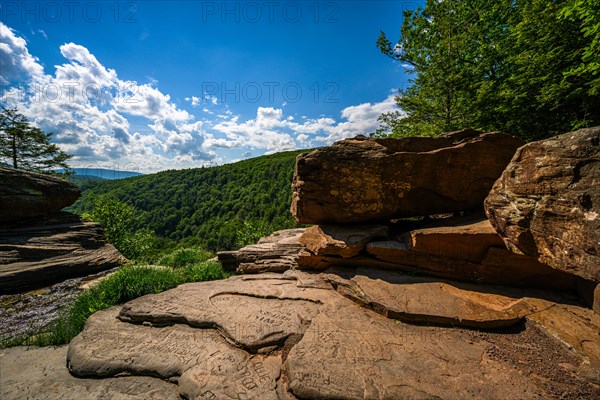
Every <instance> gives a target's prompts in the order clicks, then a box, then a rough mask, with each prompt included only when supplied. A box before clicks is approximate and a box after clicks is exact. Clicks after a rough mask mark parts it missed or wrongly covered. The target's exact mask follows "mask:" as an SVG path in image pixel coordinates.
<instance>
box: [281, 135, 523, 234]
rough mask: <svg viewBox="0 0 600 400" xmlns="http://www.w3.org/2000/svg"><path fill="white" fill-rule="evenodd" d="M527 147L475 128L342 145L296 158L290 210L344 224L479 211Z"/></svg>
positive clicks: (307, 218) (304, 218) (305, 219)
mask: <svg viewBox="0 0 600 400" xmlns="http://www.w3.org/2000/svg"><path fill="white" fill-rule="evenodd" d="M523 143H524V142H523V141H521V140H520V139H516V138H514V137H512V136H510V135H507V134H504V133H481V132H478V131H474V130H464V131H460V132H453V133H449V134H446V135H442V136H440V137H437V138H431V137H410V138H401V139H389V138H388V139H367V138H364V137H363V138H355V139H346V140H342V141H340V142H337V143H334V144H333V145H332V146H330V147H326V148H323V149H319V150H315V151H313V152H310V153H305V154H301V155H299V156H298V158H297V159H296V168H295V174H294V182H293V195H292V206H291V211H292V214H293V215H294V217H295V218H296V219H297V220H298V221H300V222H302V223H307V224H336V223H340V224H345V223H358V222H371V223H372V222H375V221H385V222H387V221H389V220H390V219H392V218H398V217H409V216H418V215H431V214H438V213H449V212H456V211H464V210H472V209H480V208H481V207H482V203H483V200H484V199H485V197H486V196H487V194H488V193H489V190H490V188H491V187H492V185H493V183H494V182H495V181H496V179H497V178H498V177H499V176H500V174H501V173H502V171H503V170H504V168H505V167H506V165H507V164H508V162H509V161H510V159H511V157H512V156H513V154H514V152H515V150H516V149H517V148H518V147H519V146H521V145H522V144H523Z"/></svg>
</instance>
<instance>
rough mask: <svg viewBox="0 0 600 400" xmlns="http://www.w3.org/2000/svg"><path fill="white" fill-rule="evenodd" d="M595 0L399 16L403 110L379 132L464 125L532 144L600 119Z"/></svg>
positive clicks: (389, 48) (387, 46)
mask: <svg viewBox="0 0 600 400" xmlns="http://www.w3.org/2000/svg"><path fill="white" fill-rule="evenodd" d="M599 4H600V2H599V1H598V0H570V1H567V0H555V1H548V0H523V1H514V0H498V1H493V2H491V1H486V0H443V1H438V0H428V1H427V2H426V4H425V7H424V8H417V9H416V10H408V11H405V13H404V20H403V24H402V28H401V36H400V39H399V41H398V42H397V43H396V44H393V43H392V42H391V41H390V40H388V39H387V37H386V35H385V33H384V32H381V35H380V37H379V39H378V41H377V46H378V47H379V49H380V50H381V52H382V53H383V54H385V55H387V56H389V57H391V58H392V59H394V60H398V61H400V62H402V63H403V64H405V65H406V70H407V72H409V74H411V76H412V78H411V80H410V82H409V83H410V85H409V86H408V87H407V88H404V89H402V90H400V93H399V95H398V96H397V98H396V100H397V103H398V105H399V106H400V107H401V109H402V110H403V112H404V113H406V114H405V115H406V117H405V118H403V117H404V114H401V113H398V112H396V113H395V114H394V113H387V114H384V115H382V116H381V117H380V123H381V129H379V130H378V131H377V132H376V134H377V135H383V134H392V135H394V136H409V135H435V134H439V133H442V132H447V131H453V130H457V129H462V128H466V127H473V128H479V129H483V130H486V131H493V130H502V131H506V132H509V133H512V134H515V135H518V136H520V137H523V138H525V139H528V140H535V139H539V138H543V137H547V136H551V135H555V134H559V133H564V132H566V131H569V130H571V129H575V128H579V127H585V126H593V125H597V124H599V123H600V97H598V91H599V90H600V86H599V82H600V81H599V80H600V75H599V73H600V61H598V60H600V56H599V48H600V44H599V43H600V22H598V21H600V19H599V13H598V10H599Z"/></svg>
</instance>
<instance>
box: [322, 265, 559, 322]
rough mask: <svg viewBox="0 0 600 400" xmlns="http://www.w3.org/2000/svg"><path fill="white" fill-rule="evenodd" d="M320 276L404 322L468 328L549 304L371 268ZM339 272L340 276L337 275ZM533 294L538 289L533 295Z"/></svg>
mask: <svg viewBox="0 0 600 400" xmlns="http://www.w3.org/2000/svg"><path fill="white" fill-rule="evenodd" d="M327 272H329V273H326V274H325V278H326V279H328V280H331V281H332V283H333V284H334V285H335V286H337V288H338V291H340V289H342V290H341V293H342V294H344V295H345V296H346V297H348V298H350V299H351V300H353V301H355V302H357V303H359V304H361V305H363V306H365V307H368V308H371V309H373V310H375V311H377V312H379V313H380V314H382V315H384V316H386V317H388V318H391V319H399V320H402V321H407V322H416V323H428V324H437V325H450V326H465V327H471V328H484V329H491V328H500V327H506V326H511V325H515V324H517V323H519V322H521V321H522V320H523V318H524V317H525V316H527V315H529V314H531V313H534V312H539V311H540V310H543V309H545V308H548V307H550V305H544V304H529V303H528V302H527V299H526V297H527V296H530V295H531V294H532V292H531V291H530V292H528V291H525V290H519V289H513V288H508V287H502V286H490V285H475V284H469V283H460V282H454V281H448V280H440V279H435V278H426V277H416V276H408V275H402V274H398V273H393V272H385V271H378V270H371V269H357V270H355V271H353V272H352V275H353V276H351V277H349V278H348V279H344V275H346V274H348V273H349V272H348V271H344V270H341V271H339V270H335V269H334V270H331V271H327ZM340 272H341V274H340ZM536 294H538V295H539V293H536Z"/></svg>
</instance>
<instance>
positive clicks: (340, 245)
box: [300, 225, 388, 258]
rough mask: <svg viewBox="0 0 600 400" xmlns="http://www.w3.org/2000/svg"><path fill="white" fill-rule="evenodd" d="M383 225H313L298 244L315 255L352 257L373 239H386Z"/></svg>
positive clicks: (385, 228)
mask: <svg viewBox="0 0 600 400" xmlns="http://www.w3.org/2000/svg"><path fill="white" fill-rule="evenodd" d="M387 235H388V228H387V227H386V226H383V225H314V226H312V227H310V228H308V229H307V230H306V231H305V232H304V233H303V234H302V236H300V244H302V245H303V246H304V247H305V248H306V249H307V250H308V251H310V252H312V253H313V254H316V255H326V256H339V257H342V258H349V257H354V256H356V255H357V254H358V253H360V252H361V251H362V250H363V249H364V248H365V246H366V245H367V243H369V242H370V241H371V240H373V239H375V238H386V237H387Z"/></svg>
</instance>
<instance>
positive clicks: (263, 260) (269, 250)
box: [217, 228, 306, 274]
mask: <svg viewBox="0 0 600 400" xmlns="http://www.w3.org/2000/svg"><path fill="white" fill-rule="evenodd" d="M305 230H306V229H305V228H298V229H284V230H281V231H277V232H274V233H273V234H271V235H270V236H267V237H264V238H262V239H260V240H259V241H258V243H257V244H253V245H250V246H246V247H243V248H241V249H239V250H237V251H221V252H219V253H218V254H217V256H218V257H219V261H220V262H221V263H222V264H223V267H224V268H225V269H226V270H229V271H236V272H238V273H243V274H258V273H263V272H284V271H287V270H288V269H291V268H295V267H296V266H297V263H296V260H297V258H298V253H299V252H300V250H302V248H303V246H302V245H301V244H300V241H299V238H300V236H301V235H302V234H303V233H304V231H305Z"/></svg>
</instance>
